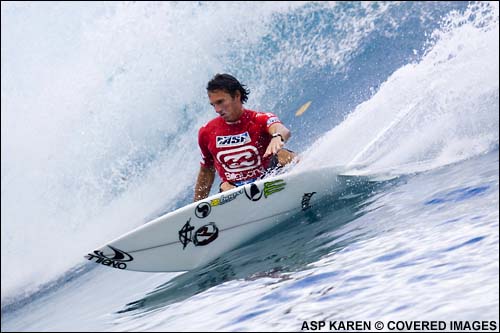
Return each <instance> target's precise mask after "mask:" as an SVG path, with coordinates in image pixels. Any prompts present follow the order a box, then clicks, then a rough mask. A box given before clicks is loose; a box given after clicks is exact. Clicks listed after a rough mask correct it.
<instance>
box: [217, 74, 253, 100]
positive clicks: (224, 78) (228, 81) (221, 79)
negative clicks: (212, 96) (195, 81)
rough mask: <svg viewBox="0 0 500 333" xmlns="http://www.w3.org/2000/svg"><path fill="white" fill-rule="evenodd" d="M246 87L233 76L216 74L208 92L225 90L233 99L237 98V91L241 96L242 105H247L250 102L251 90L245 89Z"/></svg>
mask: <svg viewBox="0 0 500 333" xmlns="http://www.w3.org/2000/svg"><path fill="white" fill-rule="evenodd" d="M245 87H246V86H245V85H244V84H241V83H240V82H239V81H238V80H236V78H235V77H234V76H232V75H229V74H216V75H215V76H214V77H213V78H212V80H210V81H209V82H208V84H207V91H214V90H223V91H225V92H227V93H228V94H229V95H231V97H233V98H234V97H235V96H236V91H239V92H240V94H241V103H245V102H246V101H247V100H248V94H250V90H248V89H245Z"/></svg>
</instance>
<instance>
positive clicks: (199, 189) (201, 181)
mask: <svg viewBox="0 0 500 333" xmlns="http://www.w3.org/2000/svg"><path fill="white" fill-rule="evenodd" d="M214 179H215V169H214V168H213V167H211V168H205V167H203V166H201V167H200V172H199V173H198V179H197V180H196V186H195V188H194V201H198V200H201V199H205V198H206V197H208V194H209V193H210V189H211V188H212V184H213V183H214Z"/></svg>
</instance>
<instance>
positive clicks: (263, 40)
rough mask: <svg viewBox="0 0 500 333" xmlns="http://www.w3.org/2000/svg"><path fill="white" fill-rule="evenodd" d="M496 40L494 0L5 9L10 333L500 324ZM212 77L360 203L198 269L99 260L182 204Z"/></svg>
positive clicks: (329, 206) (5, 292) (351, 201)
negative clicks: (104, 249) (233, 82)
mask: <svg viewBox="0 0 500 333" xmlns="http://www.w3.org/2000/svg"><path fill="white" fill-rule="evenodd" d="M498 35H499V33H498V3H487V2H485V3H465V2H432V3H423V2H410V3H402V4H398V3H379V2H377V3H339V4H335V3H312V2H308V3H299V4H295V3H265V4H252V3H241V2H237V3H224V4H222V3H211V2H205V3H124V4H123V3H90V4H89V3H81V4H70V3H44V4H38V3H13V2H2V78H1V80H2V88H1V89H2V199H1V200H2V213H1V214H2V236H1V237H2V264H1V265H2V319H1V320H2V324H1V325H2V331H86V330H88V331H165V330H167V331H196V330H208V331H298V330H300V329H301V327H302V323H303V321H304V320H309V321H310V320H327V321H328V320H332V321H333V320H337V321H340V320H345V321H347V320H368V321H372V323H373V322H375V321H376V320H381V321H384V322H386V323H387V322H388V321H390V320H445V321H449V320H469V321H473V320H484V321H496V323H497V327H498V322H499V315H498V313H499V287H498V285H499V281H498V280H499V278H498V276H499V274H498V272H499V251H498V246H499V231H498V230H499V226H498V224H499V214H498V211H499V210H498V205H499V202H498V201H499V188H498V187H499V144H498V142H499V140H498V131H499V117H498V108H499V77H498V68H499V66H498V59H499V41H498ZM217 72H230V73H233V74H234V75H235V76H237V77H238V78H240V79H241V81H243V82H244V83H245V84H247V86H248V87H249V88H250V90H251V95H250V99H249V101H248V107H249V108H252V109H257V110H263V111H272V112H275V113H276V114H278V115H279V116H280V118H281V119H282V121H283V122H284V123H285V124H286V125H287V126H288V127H289V128H290V129H291V130H292V133H293V136H292V140H291V141H290V143H289V148H291V149H294V150H295V151H297V152H299V153H300V154H301V155H302V160H301V162H300V163H299V165H298V166H297V168H298V169H299V170H300V168H303V169H308V168H311V167H316V166H329V165H341V166H347V167H350V168H351V169H352V172H351V173H352V176H349V177H346V182H348V184H350V185H349V186H348V187H347V189H346V190H345V191H344V192H343V193H341V194H340V195H336V196H332V197H326V198H323V200H322V201H321V203H320V204H319V205H316V206H315V207H313V208H311V209H310V210H308V211H306V212H302V213H301V214H297V215H295V216H292V217H290V218H288V219H287V220H286V221H283V222H282V223H281V224H280V225H278V226H276V227H275V228H274V229H272V230H270V231H268V232H266V233H264V234H262V235H260V236H258V237H257V238H255V239H253V240H251V241H250V242H247V243H245V244H243V245H242V246H241V247H239V248H238V249H235V250H233V251H231V252H229V253H226V254H225V255H223V256H222V257H220V258H218V259H217V260H215V261H214V262H211V263H210V264H208V265H207V266H205V267H201V268H198V269H195V270H193V271H190V272H186V273H139V272H127V271H118V270H113V269H109V268H106V267H103V266H98V265H94V264H92V263H87V262H85V259H84V258H83V255H84V254H86V253H87V252H88V251H89V250H90V249H93V248H96V247H97V246H100V245H102V244H103V243H105V242H106V241H109V240H110V239H112V238H115V237H117V236H119V235H121V234H122V233H124V232H127V231H129V230H131V229H133V228H135V227H136V226H138V225H141V224H142V223H145V222H147V221H148V220H149V219H150V218H151V217H153V216H158V215H159V214H162V213H163V212H166V211H170V210H172V209H175V208H177V207H181V206H182V205H184V204H186V203H187V202H189V200H190V198H191V197H192V194H193V190H192V187H193V183H194V181H195V177H196V172H197V169H198V148H197V143H196V132H197V130H198V128H199V126H201V125H202V124H203V123H204V122H206V121H207V120H209V119H210V118H212V117H213V116H214V115H215V114H214V113H213V110H212V109H211V108H210V107H209V105H208V101H207V98H206V95H205V85H206V82H207V81H208V80H209V79H210V78H211V77H212V76H213V74H214V73H217ZM308 101H311V102H312V103H311V105H310V107H309V109H308V110H307V111H306V112H305V113H304V114H303V115H302V116H295V111H296V110H297V109H298V108H299V107H300V106H301V105H303V104H304V103H306V102H308ZM356 174H360V175H365V176H368V177H367V178H365V177H358V176H355V175H356ZM367 179H368V180H367Z"/></svg>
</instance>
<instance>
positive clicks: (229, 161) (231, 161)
mask: <svg viewBox="0 0 500 333" xmlns="http://www.w3.org/2000/svg"><path fill="white" fill-rule="evenodd" d="M217 160H218V161H219V162H220V164H221V165H222V166H223V167H224V169H225V170H226V171H228V172H240V171H247V170H252V169H255V168H257V167H259V166H260V165H261V161H260V155H259V151H258V150H257V148H255V147H254V146H244V147H240V148H235V149H229V150H223V151H221V152H219V153H218V154H217Z"/></svg>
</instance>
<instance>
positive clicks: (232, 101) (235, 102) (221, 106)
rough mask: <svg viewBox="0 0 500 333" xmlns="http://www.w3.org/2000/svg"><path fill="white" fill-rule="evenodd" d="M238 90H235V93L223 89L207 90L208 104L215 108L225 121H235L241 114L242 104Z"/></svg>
mask: <svg viewBox="0 0 500 333" xmlns="http://www.w3.org/2000/svg"><path fill="white" fill-rule="evenodd" d="M240 96H241V95H240V92H239V91H237V92H236V95H235V96H234V98H233V97H231V95H230V94H229V93H227V92H225V91H223V90H214V91H209V92H208V99H209V100H210V105H212V106H213V107H214V109H215V112H217V113H218V114H219V116H221V117H222V118H223V119H224V120H225V121H226V122H229V123H231V122H235V121H237V120H238V119H240V117H241V115H242V114H243V106H242V104H241V100H240Z"/></svg>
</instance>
